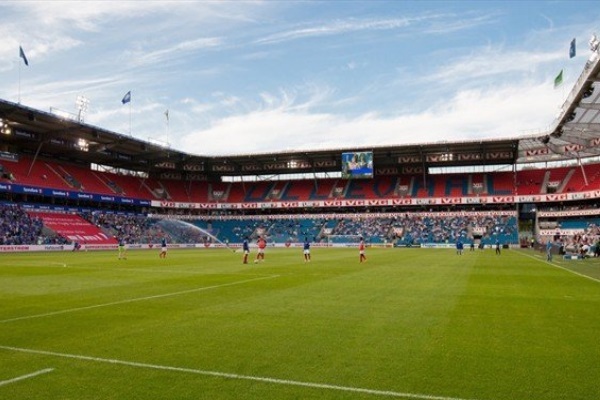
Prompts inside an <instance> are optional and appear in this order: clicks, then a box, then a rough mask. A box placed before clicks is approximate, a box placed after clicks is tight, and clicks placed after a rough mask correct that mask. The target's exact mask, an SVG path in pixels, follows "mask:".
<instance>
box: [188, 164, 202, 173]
mask: <svg viewBox="0 0 600 400" xmlns="http://www.w3.org/2000/svg"><path fill="white" fill-rule="evenodd" d="M183 170H184V171H194V172H201V171H204V165H197V164H184V165H183Z"/></svg>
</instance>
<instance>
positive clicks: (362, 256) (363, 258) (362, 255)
mask: <svg viewBox="0 0 600 400" xmlns="http://www.w3.org/2000/svg"><path fill="white" fill-rule="evenodd" d="M358 255H359V257H360V258H359V259H360V262H363V261H367V256H365V241H364V240H363V238H360V243H359V244H358Z"/></svg>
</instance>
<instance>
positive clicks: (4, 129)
mask: <svg viewBox="0 0 600 400" xmlns="http://www.w3.org/2000/svg"><path fill="white" fill-rule="evenodd" d="M599 81H600V62H599V57H598V53H597V52H594V53H592V58H590V60H589V61H588V63H587V64H586V66H585V68H584V70H583V71H582V73H581V76H580V77H579V79H578V80H577V82H576V84H575V85H574V87H573V88H572V90H571V92H570V94H569V96H568V98H567V100H566V101H565V103H564V105H563V107H562V109H561V112H560V114H559V115H558V116H557V118H556V120H555V121H554V122H553V124H552V126H551V128H550V130H549V131H548V132H545V133H542V134H539V135H535V136H529V137H519V138H514V139H498V140H478V141H465V142H437V143H423V144H418V145H414V144H413V145H397V146H381V147H358V148H357V147H340V148H337V149H327V150H315V151H298V152H294V151H290V152H278V153H261V154H241V155H228V156H218V157H214V156H210V155H194V154H189V153H185V152H182V151H178V150H174V149H171V148H168V147H164V146H161V145H160V144H156V143H151V142H147V141H143V140H140V139H137V138H134V137H132V136H128V135H123V134H119V133H115V132H111V131H108V130H104V129H102V128H99V127H96V126H92V125H88V124H85V123H83V122H82V121H79V120H77V118H74V117H73V116H61V115H57V114H55V113H51V112H45V111H40V110H36V109H32V108H29V107H26V106H24V105H21V104H17V103H13V102H9V101H6V100H0V137H1V141H0V146H1V147H0V151H6V152H16V153H28V154H30V155H32V156H34V157H38V156H39V157H49V158H53V159H59V160H63V161H67V162H73V163H88V164H89V163H96V164H101V165H106V166H110V167H114V168H122V169H127V170H133V171H142V172H148V173H149V174H153V175H157V176H161V175H162V176H170V177H173V178H178V177H179V178H182V179H185V178H188V179H209V180H213V179H218V178H219V177H220V176H238V175H275V174H290V173H313V172H338V171H340V170H341V154H342V153H343V152H348V151H373V160H374V164H375V173H376V174H380V175H390V174H398V173H416V172H420V171H426V170H427V168H429V167H455V166H478V165H507V164H508V165H514V164H521V163H534V162H547V161H561V160H573V159H583V158H588V157H594V156H598V155H600V89H598V88H597V87H598V82H599Z"/></svg>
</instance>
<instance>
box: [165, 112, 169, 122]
mask: <svg viewBox="0 0 600 400" xmlns="http://www.w3.org/2000/svg"><path fill="white" fill-rule="evenodd" d="M165 118H167V122H169V110H167V111H165Z"/></svg>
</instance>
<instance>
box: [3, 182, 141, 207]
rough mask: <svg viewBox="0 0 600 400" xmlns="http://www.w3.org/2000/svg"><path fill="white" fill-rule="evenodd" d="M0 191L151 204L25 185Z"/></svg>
mask: <svg viewBox="0 0 600 400" xmlns="http://www.w3.org/2000/svg"><path fill="white" fill-rule="evenodd" d="M0 191H6V192H12V193H21V194H37V195H43V196H49V197H62V198H69V199H75V200H82V199H84V200H92V201H99V202H110V203H122V204H135V205H139V206H149V205H150V204H151V203H150V201H149V200H145V199H132V198H127V197H118V196H105V195H98V194H92V193H85V192H84V193H82V192H71V191H66V190H56V189H42V188H38V187H31V186H23V185H15V184H10V185H4V184H0Z"/></svg>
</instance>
